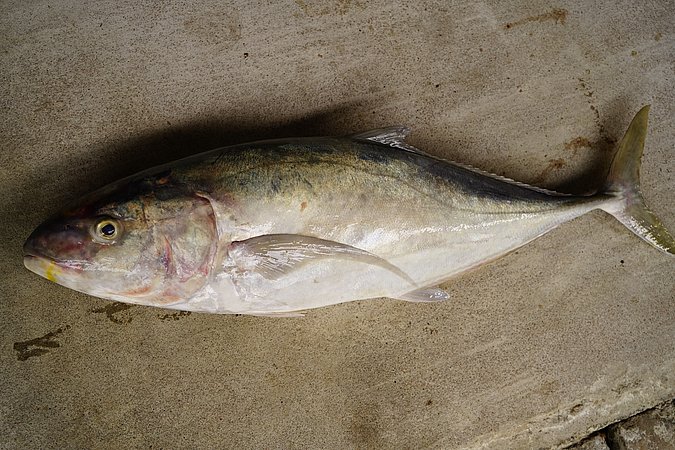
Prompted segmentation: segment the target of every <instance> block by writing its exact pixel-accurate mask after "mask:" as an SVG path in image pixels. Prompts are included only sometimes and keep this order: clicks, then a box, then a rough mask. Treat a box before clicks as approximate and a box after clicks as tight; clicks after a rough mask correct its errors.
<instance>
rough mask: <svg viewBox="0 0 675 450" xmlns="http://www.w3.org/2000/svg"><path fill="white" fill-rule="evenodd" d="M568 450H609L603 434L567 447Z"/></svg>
mask: <svg viewBox="0 0 675 450" xmlns="http://www.w3.org/2000/svg"><path fill="white" fill-rule="evenodd" d="M568 449H569V450H610V448H609V447H608V446H607V441H606V440H605V435H604V434H594V435H593V436H591V437H588V438H586V439H584V440H583V441H581V442H579V443H578V444H575V445H572V446H570V447H568Z"/></svg>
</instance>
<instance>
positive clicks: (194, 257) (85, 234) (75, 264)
mask: <svg viewBox="0 0 675 450" xmlns="http://www.w3.org/2000/svg"><path fill="white" fill-rule="evenodd" d="M216 248H217V232H216V225H215V220H214V214H213V210H212V208H211V206H210V203H209V202H208V201H207V200H205V199H204V198H201V197H199V196H198V195H190V194H189V193H187V192H185V191H184V190H181V189H176V188H175V187H173V186H170V185H167V183H166V182H164V183H162V184H161V185H160V184H158V183H157V179H156V177H155V178H154V179H151V180H148V179H144V180H141V181H136V182H133V183H127V184H123V185H122V186H113V187H108V188H104V190H102V191H100V192H98V193H95V194H93V195H90V196H88V197H87V198H85V199H83V200H82V201H81V202H79V203H78V204H77V205H76V206H75V207H73V208H69V209H67V210H66V211H63V212H61V213H59V214H57V215H56V216H54V217H53V218H51V219H49V220H47V221H46V222H44V223H43V224H41V225H40V226H38V227H37V228H36V229H35V231H33V233H32V234H31V235H30V237H29V238H28V239H27V241H26V243H25V245H24V265H25V266H26V267H27V268H28V269H29V270H31V271H33V272H35V273H37V274H38V275H40V276H43V277H44V278H47V279H48V280H50V281H53V282H56V283H58V284H60V285H62V286H65V287H68V288H71V289H74V290H77V291H80V292H84V293H86V294H90V295H93V296H96V297H101V298H105V299H110V300H116V301H123V302H127V303H135V304H143V305H152V306H170V305H172V304H176V303H180V302H181V301H184V300H187V299H188V298H189V297H190V296H192V295H193V294H194V293H195V292H196V291H197V290H199V289H201V288H202V287H203V286H204V284H205V283H206V281H207V277H208V275H209V272H210V269H211V264H212V261H213V258H214V255H215V250H216Z"/></svg>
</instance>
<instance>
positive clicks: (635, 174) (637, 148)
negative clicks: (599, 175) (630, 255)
mask: <svg viewBox="0 0 675 450" xmlns="http://www.w3.org/2000/svg"><path fill="white" fill-rule="evenodd" d="M648 115H649V105H647V106H645V107H643V108H642V109H641V110H640V111H639V112H638V113H637V114H636V115H635V118H633V121H632V122H631V123H630V126H629V127H628V131H626V134H625V135H624V137H623V139H622V140H621V142H620V143H619V148H618V150H617V152H616V155H615V156H614V160H613V161H612V165H611V167H610V169H609V175H608V176H607V181H606V182H605V186H604V188H603V190H604V193H605V194H608V195H611V196H613V197H615V198H616V201H615V202H612V203H608V204H607V206H604V207H603V208H602V209H604V210H605V211H607V212H608V213H610V214H611V215H613V216H614V217H616V218H617V220H619V222H621V223H622V224H624V225H625V226H626V227H627V228H628V229H629V230H631V231H632V232H633V233H635V234H637V235H638V236H639V237H640V238H642V239H644V240H645V241H647V242H649V243H650V244H652V245H653V246H654V247H656V248H658V249H659V250H661V251H663V252H666V253H669V254H671V255H675V240H673V237H672V236H671V235H670V233H668V230H667V229H666V227H664V226H663V224H661V222H660V221H659V219H658V218H657V217H656V216H655V215H654V214H653V213H652V212H651V211H649V210H648V209H647V205H646V204H645V202H644V199H643V198H642V194H641V193H640V160H641V158H642V151H643V150H644V146H645V137H646V135H647V116H648Z"/></svg>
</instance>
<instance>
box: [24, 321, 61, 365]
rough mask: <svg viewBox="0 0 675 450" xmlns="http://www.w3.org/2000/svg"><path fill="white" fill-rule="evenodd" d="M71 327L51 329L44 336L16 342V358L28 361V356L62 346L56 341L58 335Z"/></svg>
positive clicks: (38, 354) (41, 353)
mask: <svg viewBox="0 0 675 450" xmlns="http://www.w3.org/2000/svg"><path fill="white" fill-rule="evenodd" d="M69 328H70V325H66V326H65V327H62V328H59V329H57V330H54V331H51V332H49V333H47V334H45V335H44V336H40V337H38V338H35V339H29V340H27V341H21V342H15V343H14V351H15V352H16V359H18V360H19V361H26V360H27V359H28V358H32V357H34V356H42V355H45V354H47V353H49V351H50V350H51V349H53V348H58V347H61V344H60V343H59V342H58V341H56V340H55V339H56V337H57V336H58V335H59V334H61V333H63V332H64V331H66V330H67V329H69Z"/></svg>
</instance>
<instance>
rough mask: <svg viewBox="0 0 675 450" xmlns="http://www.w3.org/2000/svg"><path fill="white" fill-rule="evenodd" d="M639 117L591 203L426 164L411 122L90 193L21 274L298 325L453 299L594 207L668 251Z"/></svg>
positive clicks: (271, 146)
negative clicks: (310, 314)
mask: <svg viewBox="0 0 675 450" xmlns="http://www.w3.org/2000/svg"><path fill="white" fill-rule="evenodd" d="M648 113H649V106H645V107H643V108H642V109H641V110H640V111H639V112H638V113H637V115H636V116H635V118H634V119H633V121H632V122H631V124H630V125H629V128H628V130H627V132H626V134H625V136H624V137H623V139H622V140H621V141H620V143H619V145H618V149H617V151H616V154H615V156H614V159H613V161H612V164H611V166H610V169H609V173H608V175H607V178H606V180H605V182H604V184H603V186H602V187H601V188H600V189H599V190H598V192H597V193H596V194H594V195H588V196H577V195H568V194H564V193H558V192H554V191H550V190H546V189H542V188H539V187H535V186H530V185H527V184H524V183H520V182H516V181H513V180H510V179H507V178H504V177H501V176H497V175H493V174H489V173H487V172H484V171H481V170H478V169H475V168H473V167H470V166H466V165H462V164H458V163H453V162H450V161H446V160H443V159H440V158H437V157H435V156H432V155H429V154H426V153H424V152H423V151H421V150H418V149H417V148H415V147H413V146H411V145H409V144H408V143H407V142H406V137H407V135H408V134H409V132H410V130H409V129H408V128H406V127H390V128H383V129H378V130H373V131H368V132H365V133H358V134H353V135H349V136H342V137H319V138H294V139H282V140H271V141H269V140H268V141H259V142H253V143H247V144H241V145H235V146H230V147H225V148H219V149H216V150H212V151H209V152H206V153H201V154H198V155H195V156H190V157H188V158H185V159H182V160H179V161H176V162H173V163H169V164H164V165H161V166H158V167H154V168H151V169H148V170H145V171H143V172H140V173H138V174H136V175H132V176H130V177H127V178H125V179H123V180H120V181H118V182H115V183H112V184H110V185H107V186H105V187H103V188H101V189H99V190H97V191H96V192H94V193H92V194H89V195H87V196H85V197H84V198H82V199H81V200H80V201H78V202H77V203H75V205H74V206H72V207H69V208H66V209H65V210H64V211H63V212H60V213H58V214H57V215H55V216H54V217H52V218H50V219H48V220H47V221H45V222H44V223H42V224H41V225H39V226H38V227H37V228H36V229H35V230H34V231H33V233H32V234H31V235H30V236H29V237H28V239H27V240H26V243H25V245H24V264H25V266H26V267H27V268H28V269H29V270H31V271H33V272H35V273H36V274H38V275H40V276H42V277H44V278H47V279H48V280H50V281H53V282H56V283H58V284H60V285H62V286H65V287H67V288H71V289H74V290H76V291H80V292H83V293H85V294H89V295H92V296H95V297H100V298H103V299H108V300H113V301H119V302H126V303H131V304H139V305H147V306H156V307H162V308H170V309H176V310H183V311H195V312H205V313H215V314H243V315H254V316H264V317H268V316H272V317H274V316H276V317H297V316H301V315H303V313H304V312H305V311H307V310H311V309H313V308H319V307H323V306H328V305H335V304H339V303H344V302H350V301H355V300H366V299H374V298H382V297H386V298H391V299H398V300H404V301H409V302H439V301H445V300H448V299H450V298H451V296H450V294H449V293H448V292H447V291H445V290H443V289H441V288H440V287H438V285H439V284H441V283H444V282H446V281H448V280H449V279H451V278H452V277H454V276H457V275H458V274H460V273H463V272H465V271H467V270H469V269H472V268H475V267H477V266H480V265H483V264H485V263H487V262H489V261H493V260H495V259H497V258H499V257H501V256H503V255H505V254H507V253H509V252H511V251H513V250H515V249H517V248H519V247H521V246H523V245H525V244H527V243H528V242H530V241H532V240H534V239H536V238H538V237H540V236H542V235H543V234H545V233H547V232H549V231H551V230H553V229H554V228H556V227H558V226H559V225H561V224H563V223H565V222H567V221H569V220H572V219H574V218H576V217H579V216H581V215H583V214H585V213H587V212H590V211H593V210H596V209H600V210H603V211H606V212H607V213H609V214H610V215H612V216H614V217H615V218H616V219H617V220H619V222H621V223H622V224H623V225H625V227H626V228H628V229H629V230H630V231H632V232H633V233H634V234H635V235H637V236H638V237H640V238H641V239H643V240H644V241H646V242H647V243H649V244H651V245H652V246H653V247H654V248H656V249H657V250H659V251H661V252H663V253H665V254H668V255H670V256H673V254H675V241H674V240H673V238H672V236H671V235H670V234H669V232H668V230H667V229H666V228H665V227H664V225H663V224H662V223H661V222H660V221H659V219H658V218H657V217H656V216H655V215H654V214H653V213H652V212H650V211H649V210H648V209H647V206H646V204H645V202H644V200H643V197H642V194H641V193H640V185H639V183H640V179H639V170H640V161H641V157H642V153H643V150H644V144H645V138H646V134H647V122H648Z"/></svg>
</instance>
